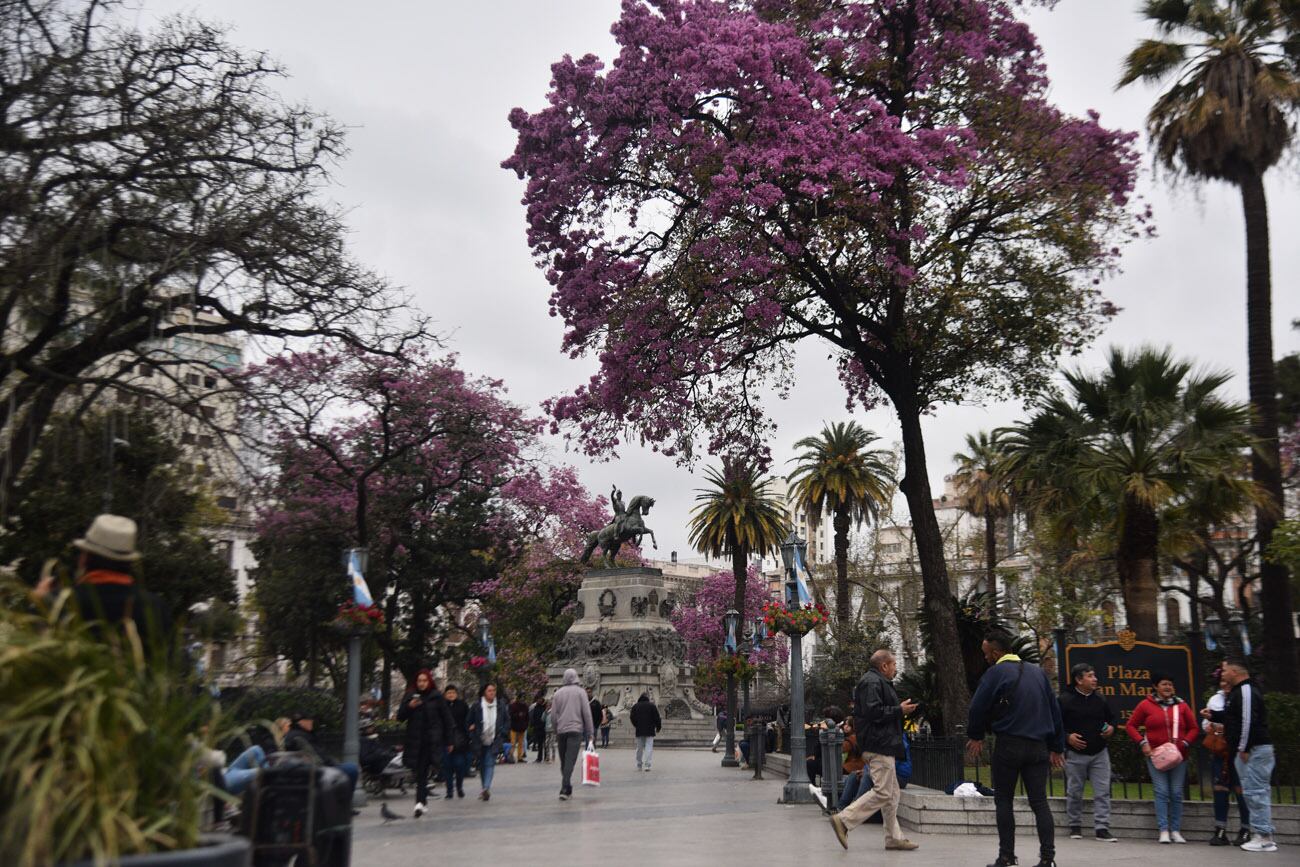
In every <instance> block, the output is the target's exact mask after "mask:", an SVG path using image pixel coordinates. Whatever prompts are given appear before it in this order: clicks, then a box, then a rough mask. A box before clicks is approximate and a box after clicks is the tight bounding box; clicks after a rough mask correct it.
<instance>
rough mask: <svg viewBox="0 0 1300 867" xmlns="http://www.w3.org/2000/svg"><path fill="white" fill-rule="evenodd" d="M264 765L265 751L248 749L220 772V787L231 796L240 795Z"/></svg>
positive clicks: (258, 748)
mask: <svg viewBox="0 0 1300 867" xmlns="http://www.w3.org/2000/svg"><path fill="white" fill-rule="evenodd" d="M265 765H266V751H265V750H263V749H262V748H261V747H258V746H252V747H249V748H248V749H246V750H244V751H243V752H242V753H240V754H239V757H238V758H236V759H235V760H234V761H233V762H231V763H230V767H228V768H226V770H225V771H224V772H222V775H221V787H222V788H223V789H225V790H226V791H227V792H229V793H230V794H232V795H242V794H243V793H244V789H247V788H248V784H249V783H250V782H252V781H253V778H254V777H256V776H257V772H258V771H259V770H261V769H262V768H263V767H264V766H265Z"/></svg>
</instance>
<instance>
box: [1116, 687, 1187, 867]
mask: <svg viewBox="0 0 1300 867" xmlns="http://www.w3.org/2000/svg"><path fill="white" fill-rule="evenodd" d="M1151 683H1152V684H1153V685H1154V686H1155V690H1154V691H1153V692H1152V693H1151V694H1150V695H1148V696H1147V697H1146V698H1144V699H1143V700H1142V701H1141V702H1140V703H1139V704H1138V706H1137V707H1136V708H1134V710H1133V715H1132V716H1131V717H1129V718H1128V725H1126V726H1125V729H1126V730H1127V731H1128V736H1129V737H1131V738H1132V739H1133V740H1134V742H1136V743H1138V744H1141V745H1142V755H1144V756H1146V757H1147V772H1148V773H1149V774H1150V775H1151V784H1152V786H1153V787H1154V788H1155V790H1156V796H1155V800H1156V822H1157V823H1159V825H1160V842H1161V843H1186V842H1187V841H1186V840H1185V839H1183V835H1182V834H1181V833H1180V832H1181V831H1182V825H1183V782H1184V781H1185V780H1186V779H1187V762H1186V759H1187V754H1188V751H1189V750H1190V749H1191V746H1192V742H1193V741H1195V740H1196V736H1197V733H1198V732H1199V729H1198V728H1197V726H1196V715H1195V714H1193V713H1192V709H1191V707H1189V706H1188V704H1187V702H1185V701H1183V700H1182V699H1181V698H1179V697H1178V696H1176V695H1174V682H1173V680H1171V679H1170V678H1169V677H1168V676H1167V675H1164V674H1159V673H1157V674H1155V676H1153V677H1152V678H1151ZM1169 743H1172V744H1173V745H1174V746H1175V747H1177V748H1178V752H1179V754H1180V755H1181V756H1182V757H1183V759H1184V761H1181V762H1179V763H1178V764H1177V765H1175V766H1174V767H1172V768H1168V769H1166V770H1163V771H1161V770H1158V769H1157V768H1156V766H1155V765H1154V764H1152V762H1151V753H1152V752H1153V751H1154V750H1156V749H1158V748H1159V747H1160V746H1162V745H1164V744H1169Z"/></svg>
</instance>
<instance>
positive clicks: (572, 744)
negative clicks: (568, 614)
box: [551, 668, 596, 801]
mask: <svg viewBox="0 0 1300 867" xmlns="http://www.w3.org/2000/svg"><path fill="white" fill-rule="evenodd" d="M551 714H552V716H554V718H555V736H556V746H557V747H558V748H559V753H560V773H561V774H562V775H563V781H562V783H561V785H560V800H561V801H567V800H569V798H570V797H572V795H573V783H572V778H573V768H574V766H575V765H577V763H578V750H579V748H580V746H581V745H582V744H584V743H587V742H590V741H591V740H592V738H594V737H595V734H596V728H595V726H594V725H593V724H592V719H591V704H590V703H589V702H588V701H587V692H586V690H584V689H583V688H582V687H581V686H579V685H578V672H577V671H576V670H575V669H572V668H566V669H565V670H564V685H563V686H561V687H560V688H559V689H557V690H556V691H555V697H554V698H553V699H552V700H551Z"/></svg>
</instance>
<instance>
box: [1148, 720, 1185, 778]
mask: <svg viewBox="0 0 1300 867" xmlns="http://www.w3.org/2000/svg"><path fill="white" fill-rule="evenodd" d="M1173 708H1174V712H1173V717H1174V731H1173V737H1171V738H1170V739H1169V743H1166V744H1161V745H1160V746H1158V747H1156V748H1155V749H1154V750H1152V751H1151V764H1152V765H1153V766H1154V767H1155V769H1156V770H1157V771H1168V770H1172V769H1173V768H1176V767H1178V766H1179V765H1181V764H1182V763H1183V754H1182V752H1181V751H1179V749H1178V746H1177V743H1178V720H1179V718H1180V717H1181V716H1182V712H1181V711H1179V710H1178V705H1174V706H1173Z"/></svg>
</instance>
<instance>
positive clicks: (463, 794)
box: [447, 789, 465, 798]
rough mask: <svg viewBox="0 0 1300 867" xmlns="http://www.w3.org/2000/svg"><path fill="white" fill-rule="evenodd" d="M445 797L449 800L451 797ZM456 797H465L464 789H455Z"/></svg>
mask: <svg viewBox="0 0 1300 867" xmlns="http://www.w3.org/2000/svg"><path fill="white" fill-rule="evenodd" d="M447 797H448V798H450V797H451V795H448V796H447ZM456 797H457V798H463V797H465V790H464V789H457V790H456Z"/></svg>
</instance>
